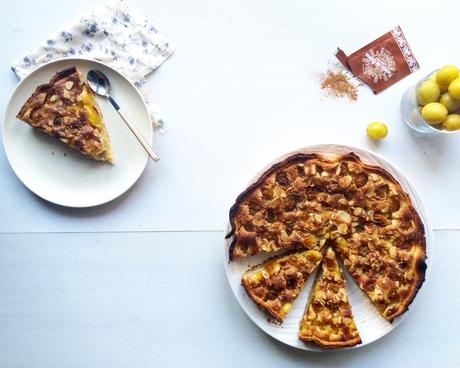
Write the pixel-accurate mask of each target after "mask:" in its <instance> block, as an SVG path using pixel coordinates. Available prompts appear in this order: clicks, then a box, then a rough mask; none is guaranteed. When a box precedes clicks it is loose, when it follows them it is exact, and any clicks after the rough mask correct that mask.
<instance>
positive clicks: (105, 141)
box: [17, 66, 112, 163]
mask: <svg viewBox="0 0 460 368" xmlns="http://www.w3.org/2000/svg"><path fill="white" fill-rule="evenodd" d="M17 118H18V119H20V120H22V121H24V122H26V123H28V124H29V125H30V126H32V127H33V128H35V129H37V130H40V131H42V132H44V133H46V134H48V135H50V136H53V137H55V138H57V139H59V140H60V141H61V142H63V143H65V144H67V145H68V146H70V147H72V148H74V149H76V150H78V151H80V152H81V153H82V154H84V155H86V156H88V157H90V158H93V159H95V160H101V161H107V162H110V163H111V162H112V153H111V148H110V139H109V135H108V133H107V129H106V127H105V124H104V121H103V119H102V113H101V110H100V108H99V106H98V104H97V102H96V99H95V97H94V94H93V92H92V91H91V89H90V87H89V85H88V83H87V82H86V80H85V79H84V77H83V75H82V74H81V73H80V71H79V70H78V69H77V68H76V67H75V66H73V67H70V68H68V69H65V70H62V71H60V72H58V73H57V74H56V75H54V76H53V77H52V78H51V80H50V81H49V83H47V84H43V85H40V86H38V87H37V88H36V90H35V92H34V93H33V94H32V96H30V97H29V99H28V100H27V101H26V102H25V104H24V105H23V106H22V108H21V110H20V111H19V113H18V115H17Z"/></svg>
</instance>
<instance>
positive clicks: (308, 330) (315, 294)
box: [299, 248, 361, 348]
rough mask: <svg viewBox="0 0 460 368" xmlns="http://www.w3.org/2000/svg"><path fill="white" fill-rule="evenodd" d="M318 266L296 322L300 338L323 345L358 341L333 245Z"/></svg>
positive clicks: (349, 343) (351, 343) (356, 342)
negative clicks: (298, 321)
mask: <svg viewBox="0 0 460 368" xmlns="http://www.w3.org/2000/svg"><path fill="white" fill-rule="evenodd" d="M321 265H322V266H321V270H320V271H319V272H318V273H317V275H316V279H315V283H314V284H313V287H312V291H311V293H310V298H309V301H308V304H307V306H306V308H305V312H304V315H303V317H302V320H301V321H300V324H299V339H300V340H302V341H304V342H313V343H315V344H317V345H319V346H321V347H322V348H341V347H349V346H354V345H357V344H360V343H361V338H360V336H359V332H358V329H357V327H356V324H355V321H354V320H353V314H352V310H351V305H350V302H349V300H348V294H347V290H346V287H345V280H344V279H343V275H342V271H341V270H340V268H339V265H338V263H337V258H336V256H335V253H334V251H333V250H332V248H328V249H327V250H326V253H325V255H324V258H323V262H322V264H321Z"/></svg>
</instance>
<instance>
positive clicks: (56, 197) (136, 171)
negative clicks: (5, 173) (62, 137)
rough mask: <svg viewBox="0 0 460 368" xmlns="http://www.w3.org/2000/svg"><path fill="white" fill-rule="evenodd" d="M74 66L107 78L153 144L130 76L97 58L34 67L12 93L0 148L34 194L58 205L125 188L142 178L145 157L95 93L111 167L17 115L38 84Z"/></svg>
mask: <svg viewBox="0 0 460 368" xmlns="http://www.w3.org/2000/svg"><path fill="white" fill-rule="evenodd" d="M73 65H75V66H77V67H78V69H80V71H81V72H82V74H83V75H84V76H86V73H87V72H88V70H90V69H99V70H101V71H102V72H104V73H105V74H106V75H107V77H108V78H109V80H110V84H111V87H112V95H113V97H114V99H115V100H116V101H117V102H118V103H119V105H120V106H121V108H122V109H123V110H124V112H125V113H126V115H127V116H128V117H129V119H130V121H131V122H132V123H133V124H134V126H135V127H136V128H137V129H138V130H139V131H140V132H141V134H142V135H143V136H144V137H145V138H146V140H147V142H149V143H151V142H152V139H153V130H152V123H151V121H150V118H149V113H148V111H147V107H146V105H145V102H144V99H143V98H142V96H141V95H140V93H139V92H138V90H137V89H136V87H134V85H133V84H132V83H131V82H130V81H128V79H126V78H125V77H124V76H123V75H121V74H120V73H119V72H117V71H116V70H114V69H112V68H110V67H109V66H107V65H105V64H103V63H100V62H96V61H92V60H86V59H60V60H56V61H53V62H50V63H48V64H44V65H42V66H40V67H38V68H37V69H35V70H34V71H33V72H32V73H30V74H29V75H28V76H27V77H26V78H25V79H24V80H22V81H21V82H20V83H19V84H18V85H17V87H16V89H15V90H14V91H13V93H12V95H11V97H10V100H9V102H8V105H7V108H6V112H5V117H4V123H3V146H4V149H5V152H6V156H7V157H8V160H9V162H10V165H11V167H12V168H13V170H14V172H15V173H16V175H17V176H18V178H19V179H20V180H21V181H22V182H23V183H24V185H25V186H26V187H28V188H29V189H30V190H31V191H32V192H34V193H35V194H36V195H38V196H40V197H42V198H43V199H46V200H47V201H50V202H53V203H56V204H59V205H62V206H68V207H91V206H96V205H100V204H103V203H106V202H109V201H111V200H113V199H115V198H116V197H118V196H120V195H121V194H123V193H124V192H126V191H127V190H128V189H129V188H130V187H131V186H132V185H133V184H134V183H135V182H136V181H137V179H138V178H139V177H140V175H141V174H142V172H143V171H144V169H145V166H146V164H147V160H148V156H147V154H146V152H145V151H144V149H143V148H142V146H141V145H140V144H139V142H138V141H137V140H136V138H135V137H134V135H133V134H132V133H131V131H130V130H129V128H128V127H127V126H126V125H125V123H124V122H123V120H122V119H121V117H120V116H119V115H118V113H117V112H116V111H115V109H114V108H113V107H112V106H111V105H110V103H109V102H108V101H107V100H106V99H105V98H104V97H100V96H96V99H97V102H98V104H99V106H100V108H101V111H102V114H103V117H104V121H105V124H106V126H107V130H108V133H109V136H110V142H111V146H112V152H113V159H114V163H113V165H111V164H108V163H104V162H100V161H95V160H92V159H90V158H88V157H85V156H84V155H82V154H81V153H80V152H78V151H76V150H73V149H72V148H70V147H68V146H66V145H65V144H63V143H61V142H60V141H58V140H57V139H55V138H53V137H51V136H48V135H46V134H43V133H41V132H38V131H36V130H35V129H33V128H32V127H30V126H29V125H28V124H26V123H24V122H22V121H20V120H18V119H17V118H16V115H17V113H18V112H19V110H20V108H21V106H22V105H23V104H24V103H25V102H26V100H27V99H28V98H29V97H30V95H31V94H32V93H33V92H34V91H35V88H36V87H37V86H38V85H40V84H43V83H48V82H49V80H50V79H51V77H52V76H53V75H54V74H55V73H56V72H58V71H61V70H63V69H65V68H68V67H70V66H73Z"/></svg>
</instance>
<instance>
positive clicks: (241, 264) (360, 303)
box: [224, 145, 433, 352]
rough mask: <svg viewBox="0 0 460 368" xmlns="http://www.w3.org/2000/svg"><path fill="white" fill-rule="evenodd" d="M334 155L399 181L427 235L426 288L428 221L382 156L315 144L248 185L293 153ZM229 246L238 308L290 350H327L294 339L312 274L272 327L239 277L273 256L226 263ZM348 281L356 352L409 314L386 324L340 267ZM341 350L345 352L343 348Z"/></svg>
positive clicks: (416, 199)
mask: <svg viewBox="0 0 460 368" xmlns="http://www.w3.org/2000/svg"><path fill="white" fill-rule="evenodd" d="M300 152H305V153H312V152H316V153H334V154H345V153H348V152H354V153H356V154H357V155H358V156H359V157H360V158H361V160H362V161H363V162H364V163H367V164H371V165H376V166H381V167H383V168H384V169H385V170H387V171H388V172H389V173H390V174H392V175H393V176H394V177H395V178H396V180H398V181H399V183H400V184H401V186H402V187H403V189H404V190H405V191H406V192H407V193H408V194H409V196H410V198H411V200H412V204H413V206H414V207H415V209H416V210H417V212H418V214H419V216H420V218H421V220H422V222H423V224H424V226H425V236H426V251H427V257H428V258H427V266H428V268H427V273H426V275H425V282H424V284H423V285H422V288H421V289H424V288H425V285H426V282H427V281H426V279H427V278H428V274H429V271H430V270H431V262H432V257H433V254H432V246H431V243H432V231H431V226H430V223H429V219H428V216H427V213H426V211H425V209H424V207H423V205H422V201H421V200H420V197H419V196H418V194H417V192H416V191H415V189H414V186H413V185H412V184H411V183H410V182H409V181H408V180H407V178H406V177H405V176H404V175H403V174H402V173H401V171H399V170H398V169H397V168H396V167H395V166H394V165H392V164H390V163H389V162H387V161H386V160H385V159H383V158H382V157H380V156H378V155H376V154H374V153H372V152H370V151H368V150H364V149H361V148H356V147H349V146H342V145H315V146H310V147H307V148H305V149H302V150H297V151H294V152H291V153H289V154H287V155H285V156H283V157H280V158H278V159H276V160H275V161H273V162H272V163H270V164H269V165H267V167H266V168H265V169H264V170H262V171H261V172H260V173H259V174H258V175H257V176H256V177H255V178H254V179H253V181H252V182H251V183H253V182H255V181H256V180H257V179H258V177H259V176H260V174H262V173H263V172H264V171H265V170H267V169H268V168H270V167H271V166H272V165H273V164H274V163H276V162H279V161H282V160H283V159H285V158H286V157H288V156H291V155H293V154H295V153H300ZM227 230H228V231H229V230H230V224H229V223H228V225H227ZM230 243H231V239H228V240H227V241H226V242H225V245H224V260H225V270H226V273H227V277H228V280H229V283H230V286H231V288H232V291H233V293H234V295H235V297H236V299H237V300H238V302H239V304H240V306H241V308H243V310H244V311H245V312H246V314H247V315H248V317H249V318H250V319H251V320H252V321H253V322H254V323H255V324H256V325H257V326H259V327H260V328H261V329H262V330H263V331H265V332H266V333H267V334H269V335H270V336H271V337H273V338H275V339H276V340H279V341H281V342H283V343H285V344H287V345H290V346H292V347H295V348H298V349H302V350H309V351H319V352H324V351H329V350H326V349H322V348H320V347H318V346H316V345H314V344H305V343H303V342H302V341H300V340H299V339H298V338H297V333H298V328H299V321H300V320H301V318H302V315H303V312H304V309H305V305H306V303H307V300H308V295H309V293H310V289H311V286H312V284H313V280H314V279H315V275H311V276H310V277H309V279H308V281H307V283H306V284H305V287H304V288H303V290H302V292H301V293H300V294H299V296H298V297H297V299H296V300H295V301H294V303H293V307H292V309H291V310H290V311H289V313H288V314H287V316H286V318H285V320H284V322H283V323H282V324H281V325H278V324H275V323H274V322H272V321H269V320H268V319H267V315H266V314H264V313H263V312H262V311H261V310H259V309H258V308H257V306H256V305H255V304H254V303H253V302H252V301H251V300H250V299H249V298H248V296H247V295H246V293H245V291H244V289H243V287H242V286H241V276H242V275H243V273H244V272H245V271H246V270H247V269H248V268H249V267H250V265H251V266H252V265H255V264H259V263H261V262H263V261H264V260H265V259H267V258H270V257H271V256H273V255H259V256H255V257H249V259H244V260H241V261H237V262H229V246H230ZM341 268H342V270H343V273H344V276H345V279H346V282H347V291H348V295H349V298H350V303H351V306H352V310H353V314H354V319H355V321H356V325H357V327H358V330H359V334H360V335H361V339H362V344H360V345H356V346H354V347H351V348H345V349H356V348H359V347H361V346H365V345H367V344H370V343H371V342H373V341H375V340H378V339H380V338H381V337H383V336H384V335H386V334H387V333H389V332H390V331H392V330H393V329H394V328H396V326H398V325H399V323H400V322H401V320H402V319H403V318H404V317H405V316H406V315H407V314H408V313H409V312H406V313H404V314H403V315H402V316H401V317H398V318H396V319H395V320H394V321H393V323H389V322H388V321H386V320H385V319H383V318H382V317H381V316H380V314H379V313H378V312H377V310H376V309H375V307H374V306H373V305H372V303H371V302H370V301H369V299H368V298H367V297H366V295H365V294H364V293H363V292H362V291H361V290H360V289H359V287H358V285H357V284H356V283H355V282H354V280H353V278H352V277H351V276H350V275H349V274H348V273H347V272H346V271H345V269H344V268H343V267H341ZM421 289H420V290H419V292H418V294H417V297H416V298H415V300H414V302H413V303H412V304H411V305H410V310H412V309H413V308H415V304H416V303H415V302H416V300H417V299H418V298H420V292H421ZM341 350H344V348H342V349H341Z"/></svg>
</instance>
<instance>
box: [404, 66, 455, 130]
mask: <svg viewBox="0 0 460 368" xmlns="http://www.w3.org/2000/svg"><path fill="white" fill-rule="evenodd" d="M401 114H402V118H403V120H404V122H405V123H406V124H407V125H408V126H409V127H410V128H412V129H414V130H415V131H417V132H419V133H424V134H443V133H454V132H457V131H460V75H459V70H458V68H457V67H456V66H455V65H446V66H444V67H442V68H441V69H438V70H436V71H434V72H432V73H430V74H429V75H427V76H426V77H425V78H423V79H422V80H421V81H420V82H418V83H417V84H416V85H415V86H411V87H409V88H408V89H407V91H406V92H405V93H404V95H403V98H402V100H401Z"/></svg>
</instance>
